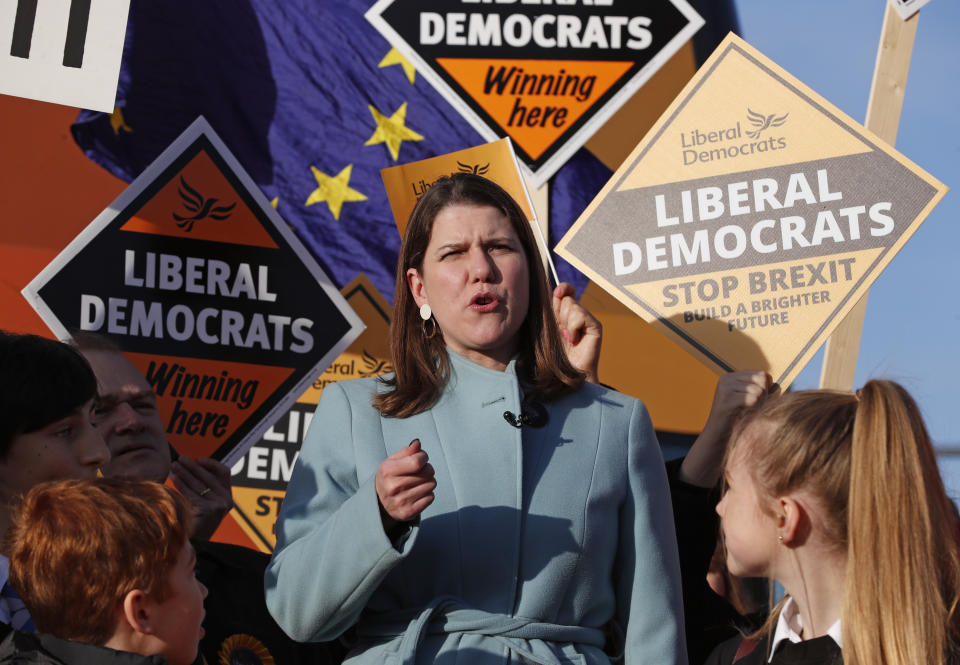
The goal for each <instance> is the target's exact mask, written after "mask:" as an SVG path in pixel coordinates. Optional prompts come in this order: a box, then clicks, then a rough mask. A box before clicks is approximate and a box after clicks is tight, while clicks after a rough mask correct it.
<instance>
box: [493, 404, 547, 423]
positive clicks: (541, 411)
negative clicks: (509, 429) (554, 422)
mask: <svg viewBox="0 0 960 665" xmlns="http://www.w3.org/2000/svg"><path fill="white" fill-rule="evenodd" d="M503 419H504V420H506V421H507V422H508V423H510V424H511V425H513V426H514V427H516V428H517V429H519V428H521V427H523V426H524V425H527V426H528V427H543V426H544V425H546V424H547V420H549V415H548V414H547V409H546V408H545V407H544V406H543V404H540V403H539V402H534V401H533V400H532V399H528V398H526V397H525V398H524V399H523V401H522V402H521V403H520V413H519V414H515V413H513V411H504V412H503Z"/></svg>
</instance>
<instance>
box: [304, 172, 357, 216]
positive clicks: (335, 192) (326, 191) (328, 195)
mask: <svg viewBox="0 0 960 665" xmlns="http://www.w3.org/2000/svg"><path fill="white" fill-rule="evenodd" d="M310 170H311V171H313V177H314V178H316V179H317V185H319V187H317V188H316V189H315V190H313V192H311V193H310V197H309V198H308V199H307V202H306V205H308V206H312V205H313V204H314V203H320V202H326V204H327V206H328V207H329V208H330V212H332V213H333V218H334V219H336V220H339V219H340V209H341V208H342V207H343V204H344V202H345V201H366V200H367V197H366V196H364V195H363V194H361V193H360V192H358V191H357V190H355V189H350V186H349V184H350V172H351V171H353V164H347V166H346V168H344V169H343V170H342V171H340V173H338V174H337V175H335V176H333V177H332V178H331V177H330V176H328V175H327V174H326V173H324V172H323V171H321V170H320V169H318V168H317V167H316V166H311V167H310Z"/></svg>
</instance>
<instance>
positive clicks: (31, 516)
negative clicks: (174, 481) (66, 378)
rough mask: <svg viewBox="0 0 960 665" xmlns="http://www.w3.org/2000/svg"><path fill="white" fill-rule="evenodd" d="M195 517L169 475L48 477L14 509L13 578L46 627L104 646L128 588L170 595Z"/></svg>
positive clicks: (11, 538) (158, 595)
mask: <svg viewBox="0 0 960 665" xmlns="http://www.w3.org/2000/svg"><path fill="white" fill-rule="evenodd" d="M191 521H192V513H191V509H190V505H189V503H188V502H187V500H186V499H185V498H184V497H183V496H182V495H180V494H179V493H178V492H176V491H175V490H173V489H171V488H169V487H166V486H164V485H161V484H159V483H153V482H143V481H134V480H122V479H116V478H98V479H96V480H66V481H57V482H50V483H41V484H40V485H37V486H36V487H34V488H33V489H31V490H30V492H29V493H27V495H26V496H25V497H24V498H23V500H22V501H21V503H20V505H19V506H17V508H16V509H15V511H14V517H13V525H12V526H11V528H10V531H9V533H8V550H9V552H10V583H11V584H12V585H13V588H14V589H16V590H17V591H18V592H19V594H20V596H21V597H22V598H23V601H24V603H25V604H26V606H27V608H28V609H29V610H30V615H31V617H32V618H33V621H34V623H35V624H36V627H37V630H38V631H40V632H43V633H51V634H53V635H56V636H57V637H60V638H63V639H70V640H76V641H78V642H86V643H88V644H98V645H102V644H104V643H106V642H107V641H108V640H109V639H110V637H111V635H112V634H113V632H114V630H115V628H116V622H117V613H118V611H119V609H120V608H121V607H122V603H123V599H124V597H125V596H126V594H127V593H128V592H130V591H133V590H134V589H140V590H141V591H144V592H145V593H147V594H150V595H152V596H154V597H155V598H156V599H157V600H159V601H163V600H164V598H165V596H166V594H167V593H168V592H169V590H168V588H167V587H166V579H167V577H168V575H169V574H170V572H171V570H172V569H173V567H174V564H175V563H176V560H177V556H178V555H179V554H180V551H181V550H182V549H183V547H184V545H185V544H186V543H187V538H188V534H189V533H190V524H191Z"/></svg>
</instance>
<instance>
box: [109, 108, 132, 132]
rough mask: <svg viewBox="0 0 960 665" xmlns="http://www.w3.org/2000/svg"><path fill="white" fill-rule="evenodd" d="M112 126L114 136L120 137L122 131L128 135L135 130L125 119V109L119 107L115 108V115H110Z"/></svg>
mask: <svg viewBox="0 0 960 665" xmlns="http://www.w3.org/2000/svg"><path fill="white" fill-rule="evenodd" d="M110 126H111V127H113V135H114V136H119V135H120V130H121V129H122V130H123V131H125V132H128V133H129V132H132V131H133V129H132V128H131V127H130V126H129V125H127V122H126V120H124V119H123V109H121V108H120V107H119V106H114V107H113V113H111V114H110Z"/></svg>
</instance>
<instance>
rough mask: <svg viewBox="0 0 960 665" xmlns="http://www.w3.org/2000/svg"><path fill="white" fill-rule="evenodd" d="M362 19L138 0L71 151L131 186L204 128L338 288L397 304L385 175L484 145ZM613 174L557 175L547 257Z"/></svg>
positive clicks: (353, 12)
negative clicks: (358, 286) (111, 98)
mask: <svg viewBox="0 0 960 665" xmlns="http://www.w3.org/2000/svg"><path fill="white" fill-rule="evenodd" d="M369 4H371V3H370V2H369V0H364V1H358V0H320V1H318V0H283V1H282V2H277V0H203V1H202V2H197V1H196V0H149V1H145V0H134V2H133V3H131V7H130V18H129V21H128V28H127V39H126V43H125V46H124V54H123V65H122V71H121V75H120V85H119V90H118V94H117V107H118V110H117V111H115V112H114V114H113V115H112V116H111V115H107V114H103V113H96V112H92V111H83V112H81V113H80V115H79V117H78V118H77V120H76V122H75V124H74V125H73V127H72V130H73V135H74V138H75V139H76V141H77V143H78V144H79V145H80V147H81V148H82V149H83V151H84V152H85V153H86V154H87V156H89V157H90V158H91V159H92V160H94V161H95V162H97V163H98V164H100V165H102V166H104V167H105V168H106V169H108V170H109V171H110V172H112V173H113V174H115V175H116V176H118V177H120V178H122V179H124V180H127V181H130V180H133V179H134V178H135V177H136V176H138V175H139V174H140V172H141V171H142V170H143V169H144V168H145V167H146V166H147V165H148V164H149V163H150V162H152V161H153V160H154V159H155V158H156V157H157V155H159V154H160V152H162V151H163V149H164V148H166V147H167V146H168V145H169V144H170V143H171V142H172V141H173V140H174V139H175V138H176V137H177V136H178V135H179V134H180V133H181V132H182V131H183V130H184V129H185V128H186V127H187V126H188V125H189V124H190V123H191V122H192V121H193V120H194V119H195V118H196V117H197V116H198V115H203V116H205V117H206V119H207V120H208V121H209V122H210V124H211V126H212V127H213V128H214V130H215V131H216V132H217V133H218V134H219V135H220V137H221V138H222V139H223V140H224V142H225V143H226V144H227V146H228V147H229V148H230V149H231V151H233V153H234V154H235V155H236V156H237V158H238V159H239V160H240V163H241V164H243V166H244V168H245V169H246V170H247V171H248V172H249V173H250V175H251V177H252V178H253V179H254V181H255V182H256V183H257V184H258V185H259V186H260V187H261V188H262V189H263V191H264V192H265V193H266V195H267V197H268V198H270V199H274V198H276V199H277V210H278V212H279V213H280V214H281V216H282V217H283V218H284V219H285V220H286V221H287V223H289V224H290V225H291V226H292V227H293V228H294V230H295V231H296V233H297V234H298V236H299V237H300V239H301V240H302V241H303V242H304V244H305V245H306V246H307V247H308V248H310V249H311V251H312V252H313V253H314V255H315V256H316V257H317V259H318V261H319V262H320V263H321V265H322V266H323V267H324V269H325V270H326V271H327V274H328V275H330V277H331V279H333V281H334V282H335V283H336V284H337V285H338V286H341V287H342V286H343V285H344V284H346V283H348V282H350V281H351V280H352V279H353V278H354V277H356V275H357V274H358V273H361V272H364V273H366V274H367V275H368V276H369V277H370V279H371V281H372V282H373V284H374V285H375V286H376V287H377V289H378V290H380V292H381V293H383V295H384V296H385V297H386V298H387V299H388V300H392V299H393V293H394V273H395V269H396V261H397V256H398V253H399V248H400V237H399V235H398V233H397V229H396V225H395V223H394V220H393V215H392V212H391V209H390V205H389V203H388V201H387V197H386V193H385V191H384V189H383V184H382V181H381V179H380V169H382V168H385V167H387V166H393V165H395V164H400V163H405V162H411V161H416V160H420V159H425V158H427V157H432V156H435V155H440V154H444V153H447V152H452V151H454V150H460V149H462V148H466V147H469V146H472V145H477V144H479V143H483V142H484V139H483V138H482V137H481V136H480V135H479V134H478V133H477V132H476V131H475V130H474V129H473V128H471V127H470V126H469V125H468V124H467V122H466V121H465V120H463V119H462V118H461V117H460V115H459V114H458V113H457V112H456V111H455V110H454V109H453V107H451V106H450V104H448V103H447V102H446V101H445V100H444V99H443V98H442V97H441V96H440V95H439V94H438V93H437V92H436V91H435V90H434V89H433V88H432V87H431V86H430V84H429V83H427V82H426V80H424V79H423V78H422V77H421V76H419V75H416V74H414V73H413V72H412V69H411V68H409V66H408V65H407V67H406V68H405V66H404V64H403V63H401V64H389V63H390V62H391V61H392V59H391V58H387V59H386V61H385V62H384V59H385V57H386V56H387V55H388V53H389V52H390V51H391V47H390V45H389V43H388V42H387V41H386V40H385V39H384V38H383V37H381V36H380V34H379V33H378V32H377V31H376V30H375V29H374V28H373V27H372V26H371V25H370V24H369V23H368V22H367V21H366V19H365V18H364V16H363V14H364V12H365V11H366V9H367V8H368V6H369ZM381 64H382V66H381ZM411 78H413V81H412V82H411ZM384 137H386V140H384ZM392 151H394V152H395V154H392ZM610 175H611V172H610V170H609V169H607V168H606V167H605V166H604V165H603V164H602V163H601V162H600V161H599V160H597V159H596V158H595V157H594V156H593V155H592V154H591V153H590V152H588V151H587V150H580V151H579V152H577V153H576V154H575V155H574V157H573V158H572V159H571V160H570V161H569V162H568V163H567V164H566V165H565V166H564V167H563V168H562V169H561V170H560V171H559V172H558V173H557V175H556V176H555V177H554V178H553V180H552V183H551V200H550V234H549V235H550V238H549V239H548V242H549V244H550V246H551V247H552V246H553V245H555V244H556V242H557V241H558V240H559V239H560V237H562V235H563V234H564V233H565V232H566V230H567V228H569V226H570V225H571V224H572V223H573V222H574V221H575V220H576V218H577V216H578V215H579V214H580V213H581V212H582V211H583V209H584V208H585V207H586V206H587V204H588V203H589V202H590V200H591V199H592V198H593V197H594V196H595V195H596V193H597V192H598V191H599V190H600V188H601V187H602V186H603V184H604V183H605V182H606V181H607V180H608V179H609V177H610ZM321 185H323V186H321ZM554 258H555V261H556V263H557V270H558V272H559V274H560V278H561V279H562V280H565V281H570V282H572V283H574V285H575V286H576V287H577V289H578V291H579V290H582V288H583V287H584V285H585V278H584V277H583V275H582V274H580V273H579V272H578V271H577V270H575V269H574V268H573V267H571V266H570V265H569V264H567V263H566V262H564V261H563V260H562V259H560V258H559V257H556V256H554Z"/></svg>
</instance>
